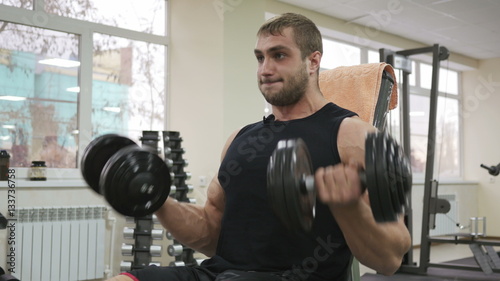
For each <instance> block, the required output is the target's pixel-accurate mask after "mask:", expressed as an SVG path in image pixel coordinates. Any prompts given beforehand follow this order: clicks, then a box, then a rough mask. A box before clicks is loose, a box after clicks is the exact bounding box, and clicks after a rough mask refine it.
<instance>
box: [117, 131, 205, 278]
mask: <svg viewBox="0 0 500 281" xmlns="http://www.w3.org/2000/svg"><path fill="white" fill-rule="evenodd" d="M160 133H161V134H162V136H160ZM140 141H141V145H142V147H144V148H149V149H151V152H152V153H157V154H158V155H160V156H161V154H162V150H163V157H162V158H163V159H164V161H165V162H166V164H167V166H168V167H169V170H170V177H171V179H172V184H171V187H170V197H172V198H175V199H176V200H177V201H179V202H187V203H196V200H195V199H193V198H189V197H188V193H190V192H192V191H193V186H192V185H189V184H187V183H186V181H188V180H189V179H190V178H191V173H189V172H186V171H185V170H184V168H185V167H186V166H187V165H188V162H187V161H186V160H185V159H184V158H183V154H184V153H185V150H184V148H182V146H181V144H182V138H181V137H180V133H179V132H176V131H162V132H159V131H143V132H142V137H141V138H140ZM160 142H162V144H163V149H162V147H160V145H159V144H160ZM127 223H131V224H132V223H133V224H135V227H134V228H132V227H125V228H124V230H123V237H124V239H125V240H128V241H130V240H133V244H132V242H128V241H127V243H123V244H122V248H121V252H122V255H123V256H128V257H130V256H132V257H133V261H122V262H121V263H120V271H122V272H123V271H128V270H133V269H141V268H144V267H146V266H148V265H157V266H161V263H160V262H155V261H153V260H152V258H153V257H161V256H162V252H163V249H162V246H161V245H155V244H153V241H154V240H161V239H163V237H165V236H166V237H167V238H168V239H169V240H172V244H171V245H169V246H168V247H167V252H168V254H169V255H170V256H172V257H174V258H175V260H174V261H172V262H171V263H170V264H169V266H185V265H197V264H199V263H201V260H196V259H195V258H194V257H193V254H194V250H193V249H190V248H188V247H186V246H185V245H182V244H181V243H180V242H179V241H177V240H175V238H174V237H172V235H171V234H170V233H168V232H167V233H166V235H165V234H164V231H163V229H155V228H154V225H155V224H159V221H158V220H157V218H156V216H155V215H149V216H145V217H140V218H131V217H129V218H127Z"/></svg>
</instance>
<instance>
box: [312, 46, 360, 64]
mask: <svg viewBox="0 0 500 281" xmlns="http://www.w3.org/2000/svg"><path fill="white" fill-rule="evenodd" d="M360 63H361V50H360V48H358V47H355V46H352V45H348V44H344V43H339V42H335V41H331V40H327V39H323V58H322V59H321V68H323V69H332V68H335V67H338V66H349V65H358V64H360Z"/></svg>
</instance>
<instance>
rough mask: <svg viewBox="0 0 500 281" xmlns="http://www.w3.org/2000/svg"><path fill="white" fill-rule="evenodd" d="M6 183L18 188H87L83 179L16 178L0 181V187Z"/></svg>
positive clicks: (2, 187) (4, 186)
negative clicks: (43, 179) (42, 179)
mask: <svg viewBox="0 0 500 281" xmlns="http://www.w3.org/2000/svg"><path fill="white" fill-rule="evenodd" d="M8 185H11V186H13V187H14V188H15V189H18V188H68V187H70V188H71V187H81V188H89V187H88V185H87V183H85V181H84V180H83V179H61V180H46V181H30V180H26V179H16V180H14V181H0V189H4V188H7V187H8Z"/></svg>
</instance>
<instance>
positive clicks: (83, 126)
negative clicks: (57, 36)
mask: <svg viewBox="0 0 500 281" xmlns="http://www.w3.org/2000/svg"><path fill="white" fill-rule="evenodd" d="M80 61H81V64H80V75H79V84H80V94H79V96H78V130H79V135H78V140H79V141H78V164H79V163H80V159H81V156H82V152H83V150H84V149H85V147H86V146H87V145H88V144H89V142H90V140H91V139H92V71H93V70H92V67H93V66H92V65H93V64H92V63H93V33H92V32H90V31H87V32H84V33H83V34H81V35H80Z"/></svg>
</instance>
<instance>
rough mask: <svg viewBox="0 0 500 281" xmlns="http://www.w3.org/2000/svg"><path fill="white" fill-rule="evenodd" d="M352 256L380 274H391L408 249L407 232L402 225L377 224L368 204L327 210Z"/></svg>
mask: <svg viewBox="0 0 500 281" xmlns="http://www.w3.org/2000/svg"><path fill="white" fill-rule="evenodd" d="M330 209H331V211H332V213H333V215H334V217H335V219H336V221H337V223H338V224H339V226H340V228H341V229H342V232H343V233H344V236H345V238H346V241H347V244H348V246H349V248H350V249H351V252H352V253H353V255H354V256H355V257H356V258H357V259H358V260H359V261H360V262H361V263H362V264H364V265H366V266H368V267H370V268H372V269H374V270H376V271H377V272H379V273H381V274H386V275H389V274H393V273H394V272H395V271H396V270H397V269H398V268H399V266H400V265H401V260H402V257H403V255H404V254H405V253H406V252H407V251H408V250H409V247H410V246H411V239H410V234H409V232H408V229H407V228H406V226H405V225H404V223H403V222H402V221H398V222H388V223H377V222H376V221H375V220H374V218H373V215H372V211H371V208H370V206H369V205H368V203H367V202H366V201H364V200H359V201H358V202H357V203H355V204H352V205H349V206H342V207H330Z"/></svg>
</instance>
